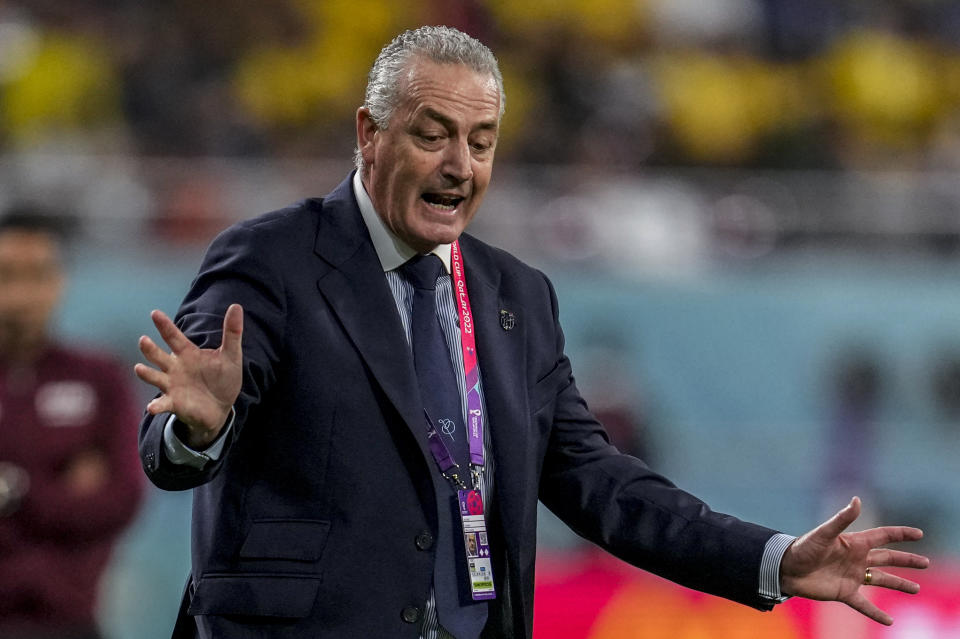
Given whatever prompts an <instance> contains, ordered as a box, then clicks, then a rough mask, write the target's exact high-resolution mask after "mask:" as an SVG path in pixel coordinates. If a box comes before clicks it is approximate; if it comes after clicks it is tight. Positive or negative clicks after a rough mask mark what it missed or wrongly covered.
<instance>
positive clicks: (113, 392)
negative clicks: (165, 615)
mask: <svg viewBox="0 0 960 639" xmlns="http://www.w3.org/2000/svg"><path fill="white" fill-rule="evenodd" d="M63 287H64V274H63V272H62V270H61V263H60V255H59V242H58V235H57V232H56V230H55V228H54V226H53V218H51V217H49V216H40V215H38V214H37V213H36V212H35V211H33V210H28V209H22V208H21V209H17V210H15V211H13V212H11V213H10V214H8V215H7V216H6V217H5V218H3V219H2V220H0V637H3V638H4V639H93V638H96V637H99V636H100V635H99V634H98V630H97V624H96V621H95V610H96V604H97V593H98V582H99V580H100V576H101V574H102V573H103V571H104V569H105V567H106V565H107V562H108V560H109V558H110V555H111V551H112V549H113V546H114V543H115V542H116V540H117V537H118V535H119V534H120V532H121V531H122V530H123V529H124V527H125V526H126V525H127V524H128V523H129V522H130V520H131V519H132V517H133V515H134V512H135V509H136V507H137V504H138V502H139V500H140V496H141V479H140V477H141V473H140V469H139V463H138V461H137V455H136V429H134V428H132V427H131V426H130V425H131V424H133V423H135V422H136V409H135V406H134V404H133V401H132V400H133V397H132V396H131V390H130V388H129V385H128V378H129V377H130V376H129V375H128V374H127V372H126V371H124V370H123V368H122V367H120V366H118V365H117V363H115V362H114V361H113V360H112V359H110V358H108V357H106V356H104V355H101V354H96V353H91V352H86V351H81V350H79V349H76V348H73V347H69V346H66V345H63V344H59V343H57V342H56V341H55V340H54V339H53V338H52V337H51V336H50V335H49V332H48V323H49V321H50V318H51V314H52V313H53V311H54V308H55V306H56V304H57V302H58V300H59V298H60V295H61V292H62V291H63Z"/></svg>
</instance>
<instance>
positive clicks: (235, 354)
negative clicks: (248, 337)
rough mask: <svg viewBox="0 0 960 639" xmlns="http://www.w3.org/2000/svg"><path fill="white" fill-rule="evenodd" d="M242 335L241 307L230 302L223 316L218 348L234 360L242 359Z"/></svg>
mask: <svg viewBox="0 0 960 639" xmlns="http://www.w3.org/2000/svg"><path fill="white" fill-rule="evenodd" d="M242 337H243V307H241V306H240V305H239V304H231V305H230V306H229V307H228V308H227V312H226V314H225V315H224V316H223V337H222V340H221V342H220V344H221V346H220V350H221V351H222V352H223V354H224V355H226V356H227V357H228V358H229V359H231V360H233V361H235V362H239V361H240V360H242V359H243V352H242V347H241V343H242Z"/></svg>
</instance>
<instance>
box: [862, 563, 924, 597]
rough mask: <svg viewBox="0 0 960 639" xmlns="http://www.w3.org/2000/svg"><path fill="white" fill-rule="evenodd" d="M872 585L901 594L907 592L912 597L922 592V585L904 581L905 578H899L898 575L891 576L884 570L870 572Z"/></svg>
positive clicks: (907, 580)
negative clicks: (897, 591)
mask: <svg viewBox="0 0 960 639" xmlns="http://www.w3.org/2000/svg"><path fill="white" fill-rule="evenodd" d="M870 585H871V586H876V587H877V588H889V589H890V590H899V591H900V592H905V593H907V594H910V595H915V594H917V593H918V592H920V584H918V583H916V582H914V581H910V580H909V579H904V578H903V577H898V576H897V575H891V574H890V573H888V572H884V571H882V570H873V569H871V570H870Z"/></svg>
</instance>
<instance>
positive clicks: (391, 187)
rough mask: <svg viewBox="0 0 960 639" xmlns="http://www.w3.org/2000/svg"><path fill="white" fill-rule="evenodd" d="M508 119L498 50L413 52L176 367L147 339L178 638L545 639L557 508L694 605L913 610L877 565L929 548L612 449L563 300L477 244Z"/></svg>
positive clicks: (144, 372)
mask: <svg viewBox="0 0 960 639" xmlns="http://www.w3.org/2000/svg"><path fill="white" fill-rule="evenodd" d="M503 97H504V96H503V87H502V80H501V78H500V74H499V71H498V70H497V65H496V60H495V59H494V57H493V55H492V54H491V53H490V52H489V50H488V49H487V48H486V47H484V46H483V45H482V44H480V43H479V42H477V41H476V40H473V39H472V38H469V37H468V36H465V35H464V34H462V33H460V32H458V31H456V30H453V29H447V28H441V27H424V28H421V29H418V30H416V31H412V32H407V33H404V34H402V35H400V36H398V37H397V38H396V39H395V40H394V41H393V42H392V43H390V44H389V45H388V46H387V47H385V48H384V50H383V52H382V53H381V54H380V56H379V57H378V59H377V61H376V62H375V64H374V68H373V70H372V71H371V73H370V81H369V85H368V90H367V96H366V103H365V104H364V106H363V107H361V108H360V109H359V110H358V111H357V155H356V160H357V167H358V171H357V172H355V173H354V174H353V175H351V176H350V177H348V178H347V179H346V180H345V181H344V182H343V183H342V184H341V185H340V186H339V187H338V188H337V189H335V190H334V191H333V192H332V193H330V194H329V195H328V196H327V197H325V198H323V199H310V200H306V201H304V202H301V203H299V204H297V205H295V206H292V207H289V208H287V209H283V210H280V211H276V212H273V213H268V214H266V215H264V216H261V217H259V218H256V219H253V220H250V221H247V222H244V223H241V224H239V225H237V226H235V227H233V228H231V229H229V230H227V231H226V232H224V233H223V234H222V235H221V236H220V237H219V238H218V239H217V240H215V241H214V243H213V244H212V245H211V247H210V249H209V251H208V253H207V256H206V258H205V260H204V263H203V265H202V266H201V269H200V273H199V275H198V277H197V279H196V281H195V283H194V285H193V287H192V288H191V290H190V292H189V293H188V294H187V297H186V299H185V300H184V303H183V305H182V307H181V309H180V311H179V313H178V320H177V324H176V325H175V324H174V323H173V322H171V320H169V319H168V318H167V317H166V316H164V315H163V314H162V313H160V312H158V311H155V312H154V314H153V320H154V322H155V324H156V326H157V328H158V330H159V332H160V335H161V336H162V337H163V339H164V340H165V341H166V343H167V345H168V346H169V349H170V352H167V351H165V350H163V349H161V348H160V347H159V346H157V345H156V344H154V343H153V342H152V341H151V340H150V339H149V338H146V337H143V338H141V350H142V351H143V354H144V356H145V357H146V359H147V360H148V361H150V362H151V363H152V364H153V365H154V366H155V367H156V368H150V367H148V366H145V365H143V364H138V365H137V374H138V375H139V376H140V377H141V378H142V379H143V380H145V381H147V382H149V383H151V384H153V385H154V386H156V387H157V388H158V389H159V390H160V394H159V395H158V396H157V398H156V399H154V400H153V401H152V402H151V403H150V404H149V405H148V407H147V411H148V415H147V417H146V418H145V419H144V422H143V425H142V431H141V445H140V448H141V456H142V458H143V463H144V467H145V468H146V471H147V474H148V475H149V476H150V477H151V479H152V480H153V481H154V482H155V483H156V484H157V485H158V486H160V487H162V488H168V489H186V488H195V501H194V504H195V507H194V519H193V573H192V575H191V578H190V580H189V583H188V588H187V592H186V594H185V596H184V605H183V607H182V609H181V614H180V619H179V621H178V632H179V633H181V635H182V636H200V637H230V638H231V639H235V638H245V637H251V638H252V637H258V638H259V637H343V638H347V637H349V638H351V639H354V638H356V637H409V638H410V639H415V638H416V637H426V638H429V639H432V638H433V637H437V636H439V637H446V636H455V637H457V639H476V638H477V637H480V636H483V637H530V635H531V633H532V625H533V589H534V562H535V558H536V548H535V539H536V535H535V533H536V512H537V500H538V499H540V500H542V501H543V502H544V503H545V504H546V505H547V506H548V507H550V508H551V509H552V510H553V511H554V512H556V513H557V514H558V515H559V516H560V517H561V519H563V520H564V521H566V522H567V523H568V524H569V525H570V526H571V527H573V528H574V529H575V530H576V531H577V532H579V533H581V534H583V535H584V536H586V537H587V538H589V539H591V540H593V541H594V542H596V543H597V544H599V545H601V546H603V547H604V548H606V549H608V550H609V551H610V552H612V553H614V554H616V555H618V556H620V557H622V558H624V559H625V560H627V561H629V562H631V563H634V564H636V565H637V566H640V567H641V568H644V569H647V570H651V571H653V572H656V573H658V574H661V575H664V576H666V577H668V578H670V579H673V580H675V581H677V582H679V583H682V584H684V585H687V586H690V587H693V588H697V589H700V590H704V591H706V592H711V593H714V594H717V595H721V596H724V597H728V598H730V599H733V600H736V601H740V602H742V603H745V604H748V605H752V606H754V607H757V608H760V609H768V608H770V607H772V606H773V605H774V604H775V603H776V602H777V601H779V600H780V599H781V598H782V597H783V596H784V595H797V596H807V597H813V598H816V599H837V600H840V601H844V602H846V603H847V604H849V605H850V606H852V607H854V608H856V609H857V610H859V611H860V612H862V613H864V614H866V615H868V616H870V617H871V618H873V619H876V620H877V621H880V622H883V623H888V622H889V621H890V619H889V617H888V616H887V615H886V614H885V613H883V612H882V611H880V610H878V609H877V608H876V607H875V606H873V605H872V604H871V603H870V602H869V601H867V599H866V598H864V597H863V595H862V594H861V593H860V591H859V589H860V586H861V585H862V584H863V583H864V580H865V579H866V580H867V581H869V582H870V583H871V584H872V585H879V586H883V587H889V588H894V589H898V590H903V591H906V592H916V590H917V586H916V585H915V584H913V583H911V582H908V581H906V580H903V579H901V578H899V577H895V576H893V575H890V574H888V573H886V572H884V571H882V570H879V569H878V567H879V566H887V565H894V566H909V567H913V568H922V567H925V566H926V564H927V561H926V559H925V558H923V557H920V556H917V555H912V554H909V553H904V552H899V551H898V552H893V551H883V550H876V549H875V548H876V547H877V546H880V545H882V544H885V543H887V542H890V541H900V540H914V539H918V538H920V536H921V533H920V531H918V530H916V529H912V528H905V527H890V528H881V529H876V530H873V531H868V532H864V533H856V534H845V533H843V530H844V529H845V528H846V527H847V526H848V525H849V524H850V523H851V522H852V521H853V520H854V519H855V518H856V517H857V515H858V513H859V508H860V505H859V501H858V500H854V501H852V502H851V503H850V505H849V506H848V507H847V508H845V509H844V510H842V511H841V512H840V513H838V515H837V516H835V517H834V518H833V519H831V520H830V521H828V522H826V523H825V524H823V525H822V526H820V527H819V528H817V529H815V530H813V531H811V532H810V533H808V534H806V535H804V536H803V537H801V538H799V539H794V538H793V537H790V536H787V535H783V534H779V533H777V532H775V531H773V530H769V529H767V528H763V527H760V526H756V525H753V524H749V523H746V522H742V521H739V520H737V519H735V518H733V517H729V516H726V515H722V514H719V513H715V512H713V511H711V510H710V509H709V508H707V506H706V505H705V504H703V503H702V502H701V501H699V500H698V499H696V498H695V497H693V496H691V495H689V494H687V493H685V492H683V491H681V490H679V489H677V488H676V487H674V486H673V485H672V484H671V483H670V482H669V481H668V480H666V479H665V478H663V477H662V476H660V475H658V474H656V473H655V472H653V471H652V470H650V469H649V468H648V467H647V466H646V465H645V464H644V463H643V462H642V461H640V460H638V459H635V458H632V457H629V456H626V455H622V454H620V453H619V452H618V451H617V450H616V449H615V448H614V447H612V446H611V445H610V444H609V441H608V439H607V436H606V434H605V433H604V431H603V428H602V426H601V425H600V424H599V423H597V421H596V420H595V419H594V418H593V416H592V415H591V414H590V412H589V411H588V410H587V408H586V405H585V403H584V402H583V400H582V399H581V398H580V395H579V392H578V391H577V388H576V386H575V384H574V381H573V376H572V372H571V369H570V363H569V361H568V360H567V358H566V356H565V355H564V352H563V334H562V332H561V329H560V326H559V324H558V322H557V303H556V297H555V295H554V292H553V288H552V287H551V285H550V283H549V281H548V280H547V279H546V278H545V277H544V276H543V275H542V274H541V273H539V272H538V271H536V270H534V269H532V268H530V267H528V266H526V265H524V264H523V263H521V262H520V261H519V260H517V259H516V258H514V257H512V256H510V255H508V254H506V253H504V252H503V251H500V250H498V249H495V248H493V247H490V246H488V245H486V244H484V243H483V242H480V241H479V240H477V239H475V238H473V237H471V236H469V235H467V234H465V233H464V232H463V231H464V229H465V228H466V226H467V225H468V224H469V222H470V220H471V219H472V218H473V216H474V215H475V214H476V211H477V208H478V207H479V205H480V202H481V201H482V199H483V196H484V193H485V192H486V188H487V186H488V184H489V181H490V176H491V170H492V166H493V157H494V151H495V149H496V143H497V133H498V130H499V123H500V117H501V114H502V112H503ZM436 349H439V350H436ZM430 353H439V355H436V356H434V355H430ZM451 389H452V390H451ZM451 402H452V404H451ZM451 405H453V406H456V408H455V409H453V410H448V408H447V407H449V406H451ZM468 539H469V540H472V541H473V542H474V546H471V547H470V548H469V549H468V546H469V545H470V544H469V542H467V541H465V540H468ZM468 550H470V551H471V552H468ZM474 555H475V556H474ZM491 572H492V575H491Z"/></svg>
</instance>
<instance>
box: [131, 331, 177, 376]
mask: <svg viewBox="0 0 960 639" xmlns="http://www.w3.org/2000/svg"><path fill="white" fill-rule="evenodd" d="M138 346H139V347H140V352H141V353H143V356H144V357H146V358H147V360H148V361H149V362H150V363H151V364H153V365H154V366H156V367H157V368H159V369H160V370H162V371H163V372H167V371H168V370H170V360H171V359H172V356H171V355H170V353H167V352H166V351H165V350H163V349H162V348H160V347H159V346H157V344H156V342H154V341H153V340H152V339H150V338H149V337H147V336H146V335H141V336H140V342H139V343H138Z"/></svg>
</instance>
